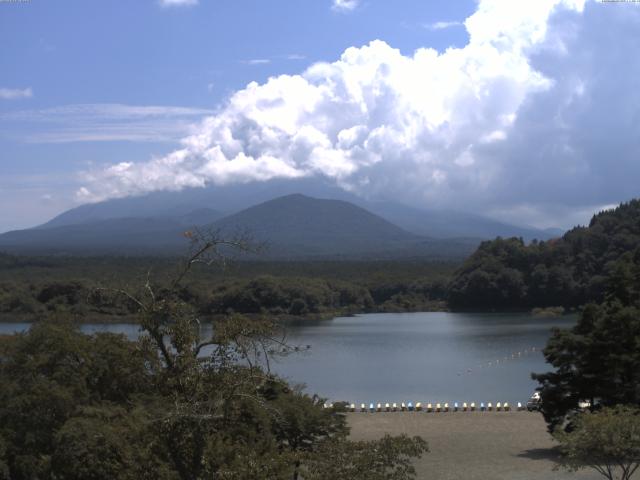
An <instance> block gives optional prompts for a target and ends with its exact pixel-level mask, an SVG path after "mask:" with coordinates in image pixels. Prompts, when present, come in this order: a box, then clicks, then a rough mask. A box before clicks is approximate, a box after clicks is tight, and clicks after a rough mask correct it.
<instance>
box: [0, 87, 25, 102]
mask: <svg viewBox="0 0 640 480" xmlns="http://www.w3.org/2000/svg"><path fill="white" fill-rule="evenodd" d="M31 97H33V90H32V89H31V88H22V89H21V88H0V98H1V99H3V100H17V99H20V98H31Z"/></svg>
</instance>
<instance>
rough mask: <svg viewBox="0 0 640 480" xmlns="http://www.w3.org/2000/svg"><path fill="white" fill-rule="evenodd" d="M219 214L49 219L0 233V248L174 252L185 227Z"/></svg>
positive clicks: (182, 240) (180, 246) (182, 246)
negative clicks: (73, 221) (59, 221)
mask: <svg viewBox="0 0 640 480" xmlns="http://www.w3.org/2000/svg"><path fill="white" fill-rule="evenodd" d="M171 213H174V212H171ZM221 216H222V214H220V213H219V212H216V211H215V210H212V209H206V208H200V209H197V210H193V211H190V212H188V213H186V214H183V215H174V216H169V215H166V216H164V217H155V218H154V217H148V218H144V217H142V218H136V217H124V218H107V219H102V220H92V219H87V220H85V221H84V222H80V223H76V224H64V223H62V224H61V225H58V224H56V223H55V222H54V223H52V222H50V224H49V225H47V224H45V225H41V226H39V227H37V228H32V229H28V230H16V231H13V232H7V233H5V234H3V235H0V248H2V249H5V250H7V251H12V252H26V253H29V252H31V253H33V252H37V253H56V254H60V253H67V254H95V253H100V254H102V253H127V254H161V253H171V252H178V251H183V250H184V249H185V248H187V247H188V241H187V240H186V239H185V236H184V232H185V230H188V229H189V228H192V227H194V226H198V225H203V224H210V223H212V222H214V221H215V220H217V219H219V218H220V217H221Z"/></svg>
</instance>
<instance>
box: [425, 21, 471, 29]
mask: <svg viewBox="0 0 640 480" xmlns="http://www.w3.org/2000/svg"><path fill="white" fill-rule="evenodd" d="M463 25H464V23H462V22H455V21H454V22H445V21H440V22H433V23H429V24H426V25H425V27H426V28H428V29H429V30H446V29H447V28H453V27H462V26H463Z"/></svg>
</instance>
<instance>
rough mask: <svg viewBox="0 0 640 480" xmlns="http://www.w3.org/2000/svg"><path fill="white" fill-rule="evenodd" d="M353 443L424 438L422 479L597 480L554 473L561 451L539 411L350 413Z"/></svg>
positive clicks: (419, 465) (418, 466) (593, 474)
mask: <svg viewBox="0 0 640 480" xmlns="http://www.w3.org/2000/svg"><path fill="white" fill-rule="evenodd" d="M346 415H347V423H348V425H349V427H350V428H351V435H350V437H351V439H352V440H373V439H377V438H381V437H382V436H384V435H385V434H389V435H400V434H403V433H404V434H407V435H409V436H414V435H420V436H421V437H422V438H424V439H425V440H426V441H427V442H428V443H429V450H430V451H429V453H426V454H425V455H423V456H422V458H420V459H417V460H415V461H414V462H413V465H414V467H415V468H416V472H417V477H416V478H418V479H429V480H488V479H491V480H597V479H599V478H602V477H600V476H599V474H597V473H596V472H595V471H590V470H584V471H581V472H577V473H568V472H566V471H564V470H557V471H554V466H555V465H556V463H555V461H554V459H555V458H557V455H558V452H557V450H556V449H555V448H554V447H555V442H554V440H553V439H552V438H551V436H550V435H549V433H548V432H547V429H546V423H545V422H544V419H543V418H542V415H541V414H540V413H537V412H526V411H524V412H517V411H511V412H466V413H459V412H458V413H452V412H449V413H436V414H433V413H431V414H425V413H424V412H380V413H375V414H370V413H358V412H357V413H347V414H346Z"/></svg>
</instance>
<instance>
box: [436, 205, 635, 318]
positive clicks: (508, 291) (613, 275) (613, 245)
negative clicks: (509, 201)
mask: <svg viewBox="0 0 640 480" xmlns="http://www.w3.org/2000/svg"><path fill="white" fill-rule="evenodd" d="M639 258H640V200H632V201H631V202H629V203H623V204H621V205H620V206H618V207H617V208H615V209H612V210H607V211H604V212H601V213H599V214H597V215H595V216H594V217H593V218H592V219H591V222H590V223H589V225H588V226H587V227H576V228H573V229H572V230H570V231H569V232H567V233H566V234H565V235H564V236H563V237H562V238H559V239H555V240H549V241H546V242H536V241H534V242H531V243H530V244H529V245H527V244H525V242H523V241H522V239H517V238H510V239H502V238H498V239H496V240H493V241H488V242H483V243H482V244H481V245H480V247H479V248H478V250H477V251H476V252H475V253H474V254H473V255H472V256H471V257H470V258H469V259H467V260H466V261H465V262H464V264H463V265H462V267H460V268H459V269H458V270H457V271H456V273H455V275H454V277H453V279H452V280H451V283H450V284H449V286H448V293H447V300H448V304H449V306H450V307H451V308H453V309H476V310H477V309H493V310H500V309H530V308H534V307H551V306H561V307H565V308H578V307H580V306H582V305H585V304H587V303H589V302H596V303H601V302H602V301H604V300H605V296H606V294H607V292H612V291H617V290H624V289H625V288H626V287H625V285H628V284H629V281H630V280H631V277H633V275H634V273H633V271H632V265H633V264H634V263H636V264H637V263H638V259H639Z"/></svg>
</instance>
